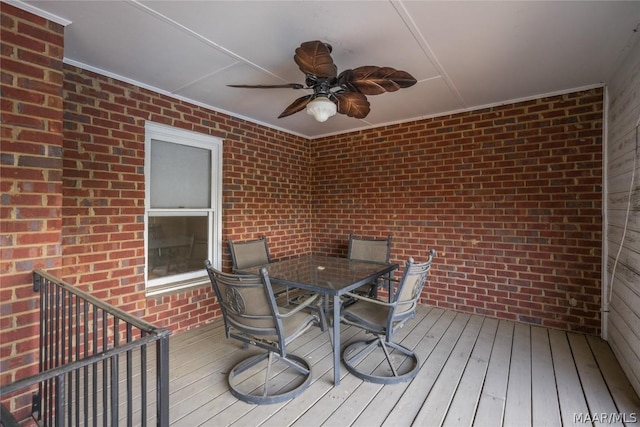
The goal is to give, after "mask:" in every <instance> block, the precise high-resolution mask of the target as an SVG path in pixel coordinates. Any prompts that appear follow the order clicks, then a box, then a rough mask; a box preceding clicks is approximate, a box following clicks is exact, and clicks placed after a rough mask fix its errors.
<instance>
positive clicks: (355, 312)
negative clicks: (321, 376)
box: [341, 249, 435, 384]
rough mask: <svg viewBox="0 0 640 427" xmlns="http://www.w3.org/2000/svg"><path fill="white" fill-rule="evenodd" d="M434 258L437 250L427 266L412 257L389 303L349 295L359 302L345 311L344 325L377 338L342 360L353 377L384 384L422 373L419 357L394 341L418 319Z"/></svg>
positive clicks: (352, 347) (345, 354)
mask: <svg viewBox="0 0 640 427" xmlns="http://www.w3.org/2000/svg"><path fill="white" fill-rule="evenodd" d="M434 257H435V250H433V249H432V250H431V251H430V254H429V259H428V260H427V261H426V262H425V263H422V264H416V263H414V260H413V258H409V260H408V261H407V263H406V266H405V270H404V273H403V275H402V278H401V279H400V281H399V282H398V285H397V286H396V289H395V292H394V293H393V295H392V297H391V298H390V301H389V302H385V301H381V300H378V299H375V298H370V297H366V296H362V295H358V294H350V295H349V296H350V297H352V298H354V299H356V300H357V301H356V302H355V303H353V304H351V305H349V306H347V307H345V308H344V309H343V311H342V313H341V321H342V323H345V324H348V325H353V326H356V327H358V328H361V329H364V330H365V331H366V332H368V333H371V334H373V335H375V338H373V339H369V340H361V341H356V342H354V343H352V344H350V345H348V346H347V347H346V348H345V349H344V351H343V353H342V360H343V362H344V364H345V366H346V368H347V370H348V371H349V372H351V373H352V374H353V375H355V376H357V377H358V378H361V379H363V380H365V381H370V382H374V383H380V384H391V383H398V382H403V381H408V380H410V379H411V378H413V377H415V376H416V375H417V373H418V371H419V370H420V361H419V360H418V356H417V355H416V354H415V353H414V352H413V351H412V350H410V349H409V348H407V347H405V346H402V345H400V344H398V343H396V342H394V341H393V336H394V334H395V333H396V332H397V331H398V330H399V329H400V328H402V327H403V326H404V325H405V323H406V322H407V321H409V320H410V319H413V318H414V317H415V315H416V306H417V304H418V301H419V299H420V293H421V292H422V288H423V286H424V284H425V282H426V279H427V274H428V273H429V270H430V269H431V263H432V262H433V258H434ZM374 355H375V357H374ZM365 358H367V359H368V360H365ZM385 360H386V362H387V365H388V367H387V365H385V364H384V361H385Z"/></svg>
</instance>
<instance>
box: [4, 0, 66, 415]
mask: <svg viewBox="0 0 640 427" xmlns="http://www.w3.org/2000/svg"><path fill="white" fill-rule="evenodd" d="M0 8H1V11H2V27H1V31H2V33H1V36H0V39H1V40H2V49H1V61H2V63H1V66H0V72H1V83H0V84H1V87H0V88H1V91H2V101H1V110H0V111H1V119H0V132H1V134H0V139H1V151H2V155H1V157H0V158H1V163H0V167H1V168H0V174H1V181H0V182H1V183H0V187H1V188H2V207H1V211H0V212H1V213H0V218H1V221H2V228H1V230H0V242H1V243H2V254H1V257H0V266H1V267H0V274H1V276H2V277H1V279H0V280H1V287H0V371H1V374H0V375H1V376H0V385H1V384H7V383H10V382H13V381H15V380H16V379H20V378H23V377H25V376H29V375H32V374H35V373H37V365H34V362H36V363H37V361H38V354H37V352H36V350H37V348H38V338H37V337H38V335H37V333H38V328H39V321H38V311H37V309H38V304H37V300H36V299H35V296H36V294H34V292H33V290H32V284H31V283H32V279H31V278H32V271H33V269H36V268H42V269H47V270H48V271H51V272H54V273H55V271H56V270H57V268H58V267H59V266H60V254H61V233H60V217H61V205H62V197H61V195H62V133H61V132H62V75H63V74H62V46H63V34H62V33H63V29H62V27H61V26H60V25H58V24H54V23H51V22H48V21H46V20H44V19H41V18H37V17H34V16H33V15H31V14H29V13H26V12H23V11H21V10H19V9H16V8H14V7H13V6H11V5H8V4H6V3H1V5H0ZM30 404H31V396H30V394H26V395H24V396H21V397H19V398H17V399H15V400H14V402H13V404H12V405H11V406H10V407H11V410H12V411H13V412H14V413H15V414H17V415H18V416H19V417H23V416H25V415H26V414H27V413H28V410H29V408H30Z"/></svg>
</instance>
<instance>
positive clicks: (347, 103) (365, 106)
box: [336, 92, 371, 119]
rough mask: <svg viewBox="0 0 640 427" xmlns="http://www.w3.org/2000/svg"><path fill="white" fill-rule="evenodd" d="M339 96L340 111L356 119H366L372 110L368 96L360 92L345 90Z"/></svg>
mask: <svg viewBox="0 0 640 427" xmlns="http://www.w3.org/2000/svg"><path fill="white" fill-rule="evenodd" d="M336 97H337V98H338V113H340V114H346V115H347V116H349V117H355V118H356V119H364V118H365V117H367V114H369V111H371V106H370V104H369V101H367V97H366V96H364V95H363V94H361V93H359V92H344V93H341V94H338V95H336Z"/></svg>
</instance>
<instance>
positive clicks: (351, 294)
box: [345, 292, 393, 307]
mask: <svg viewBox="0 0 640 427" xmlns="http://www.w3.org/2000/svg"><path fill="white" fill-rule="evenodd" d="M345 295H348V296H349V297H351V298H354V299H359V300H362V301H366V302H370V303H373V304H378V305H382V306H385V307H391V306H392V305H393V304H392V303H389V302H384V301H381V300H379V299H375V298H369V297H366V296H364V295H358V294H354V293H352V292H346V293H345Z"/></svg>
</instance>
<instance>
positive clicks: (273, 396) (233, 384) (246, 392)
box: [227, 352, 311, 404]
mask: <svg viewBox="0 0 640 427" xmlns="http://www.w3.org/2000/svg"><path fill="white" fill-rule="evenodd" d="M265 360H266V367H265V366H264V365H261V366H262V369H264V370H265V371H266V374H265V379H264V383H263V384H260V385H257V384H255V383H253V382H252V381H246V380H247V379H248V378H249V377H250V376H251V375H254V374H255V373H256V372H254V371H251V372H248V373H247V374H246V375H244V376H242V375H241V374H242V373H243V372H244V371H246V370H248V369H250V368H253V367H255V366H256V365H258V364H260V363H263V362H265ZM276 362H283V363H284V364H285V365H286V366H287V368H292V369H293V370H294V371H296V372H297V373H298V375H297V376H296V379H295V380H293V381H289V382H287V384H286V385H284V383H283V384H281V385H278V381H277V380H276V381H275V385H272V382H274V379H275V378H277V377H278V376H279V375H280V373H278V372H274V369H273V364H274V363H276ZM256 369H260V367H257V368H256ZM227 379H228V382H229V390H230V392H231V394H233V395H234V396H235V397H236V398H238V399H240V400H242V401H244V402H248V403H255V404H270V403H279V402H284V401H286V400H289V399H293V398H294V397H296V396H298V395H299V394H300V393H302V392H303V391H304V390H305V389H306V388H307V387H309V384H311V366H310V365H309V363H308V362H307V361H306V360H304V359H303V358H301V357H299V356H295V355H292V354H287V355H286V356H285V357H281V356H280V355H279V354H277V353H274V352H267V353H261V354H258V355H256V356H251V357H249V358H248V359H245V360H243V361H241V362H240V363H238V364H237V365H236V366H234V367H233V368H232V369H231V370H230V371H229V375H228V378H227Z"/></svg>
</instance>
